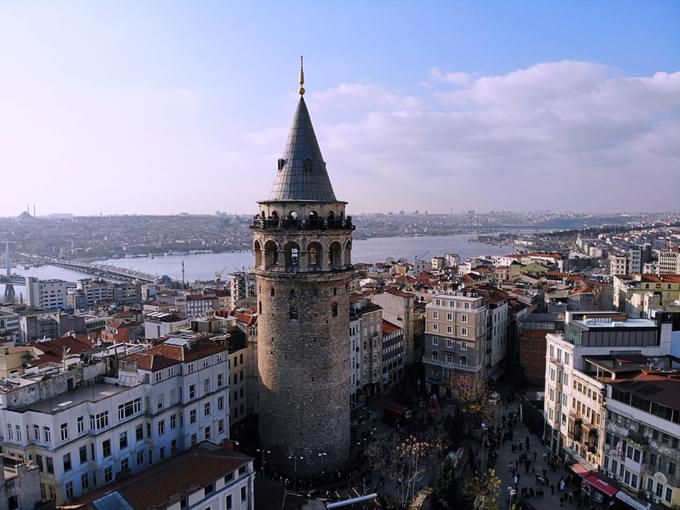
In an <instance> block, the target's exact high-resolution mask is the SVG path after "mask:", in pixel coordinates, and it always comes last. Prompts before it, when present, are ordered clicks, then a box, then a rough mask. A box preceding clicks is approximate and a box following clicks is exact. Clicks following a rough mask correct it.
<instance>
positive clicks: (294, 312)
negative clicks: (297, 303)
mask: <svg viewBox="0 0 680 510" xmlns="http://www.w3.org/2000/svg"><path fill="white" fill-rule="evenodd" d="M288 317H289V318H291V319H297V318H298V311H297V308H296V307H294V306H292V305H291V307H290V308H289V310H288Z"/></svg>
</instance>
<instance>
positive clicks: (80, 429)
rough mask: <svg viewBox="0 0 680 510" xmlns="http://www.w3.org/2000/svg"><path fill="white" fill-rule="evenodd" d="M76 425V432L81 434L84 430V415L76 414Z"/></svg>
mask: <svg viewBox="0 0 680 510" xmlns="http://www.w3.org/2000/svg"><path fill="white" fill-rule="evenodd" d="M77 426H78V434H82V433H83V432H85V417H84V416H78V421H77Z"/></svg>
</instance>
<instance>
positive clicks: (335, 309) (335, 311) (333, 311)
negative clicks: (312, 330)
mask: <svg viewBox="0 0 680 510" xmlns="http://www.w3.org/2000/svg"><path fill="white" fill-rule="evenodd" d="M331 315H332V316H333V317H337V316H338V304H337V303H333V304H331Z"/></svg>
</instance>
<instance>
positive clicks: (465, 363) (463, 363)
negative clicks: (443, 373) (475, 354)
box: [460, 356, 468, 365]
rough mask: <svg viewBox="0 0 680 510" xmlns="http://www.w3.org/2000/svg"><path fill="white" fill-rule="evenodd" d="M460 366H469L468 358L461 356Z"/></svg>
mask: <svg viewBox="0 0 680 510" xmlns="http://www.w3.org/2000/svg"><path fill="white" fill-rule="evenodd" d="M460 364H461V365H467V364H468V362H467V356H461V357H460Z"/></svg>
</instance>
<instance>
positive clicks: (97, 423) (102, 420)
mask: <svg viewBox="0 0 680 510" xmlns="http://www.w3.org/2000/svg"><path fill="white" fill-rule="evenodd" d="M108 426H109V412H108V411H104V412H103V413H98V414H96V415H92V414H91V415H90V428H91V429H93V430H99V429H103V428H106V427H108Z"/></svg>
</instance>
